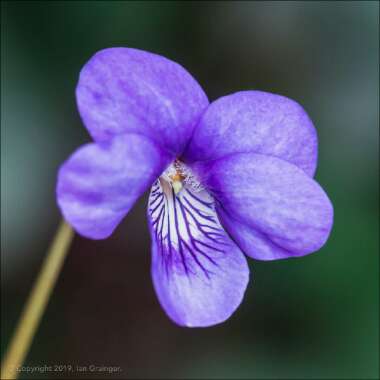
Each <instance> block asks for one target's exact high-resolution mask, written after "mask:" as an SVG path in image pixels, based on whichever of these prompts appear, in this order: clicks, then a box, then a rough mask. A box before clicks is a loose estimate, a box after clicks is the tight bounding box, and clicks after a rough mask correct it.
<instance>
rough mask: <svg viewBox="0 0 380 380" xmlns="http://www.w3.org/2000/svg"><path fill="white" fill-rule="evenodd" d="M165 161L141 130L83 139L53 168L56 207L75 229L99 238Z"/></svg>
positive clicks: (111, 228) (124, 210) (159, 170)
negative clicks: (104, 138) (84, 141)
mask: <svg viewBox="0 0 380 380" xmlns="http://www.w3.org/2000/svg"><path fill="white" fill-rule="evenodd" d="M169 162H170V158H169V157H168V155H167V154H166V153H164V152H163V151H162V150H161V149H159V148H158V147H157V145H155V144H154V143H152V142H151V141H149V140H148V139H147V138H145V137H143V136H141V135H135V134H126V135H120V136H118V137H115V138H114V139H112V140H110V141H107V142H105V143H98V144H96V143H92V144H87V145H85V146H83V147H82V148H80V149H78V150H77V151H76V152H75V153H74V154H73V155H72V156H71V157H70V158H69V159H68V160H67V161H66V162H65V163H64V164H63V165H62V166H61V168H60V170H59V174H58V183H57V199H58V204H59V207H60V208H61V210H62V213H63V215H64V217H65V219H66V220H67V222H68V223H70V224H71V225H72V226H73V227H74V229H75V230H76V231H77V232H78V233H80V234H81V235H83V236H86V237H89V238H92V239H104V238H106V237H108V236H109V235H110V234H111V233H112V231H113V230H114V229H115V228H116V226H117V225H118V224H119V222H120V220H121V219H122V218H123V217H124V216H125V215H126V214H127V212H128V211H129V209H130V208H131V207H132V206H133V204H134V203H135V201H136V200H137V198H138V197H139V196H140V195H142V193H143V192H144V191H145V190H146V189H147V188H148V187H149V186H150V185H151V184H152V183H153V182H154V180H155V179H156V178H157V177H158V176H159V175H160V173H161V172H162V171H163V170H164V169H165V166H166V165H167V164H168V163H169Z"/></svg>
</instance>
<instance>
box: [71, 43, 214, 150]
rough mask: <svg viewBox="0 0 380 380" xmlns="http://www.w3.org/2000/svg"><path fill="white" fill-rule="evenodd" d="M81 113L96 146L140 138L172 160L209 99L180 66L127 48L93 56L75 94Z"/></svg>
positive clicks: (102, 51) (156, 56) (185, 141)
mask: <svg viewBox="0 0 380 380" xmlns="http://www.w3.org/2000/svg"><path fill="white" fill-rule="evenodd" d="M76 95H77V103H78V108H79V112H80V114H81V117H82V119H83V122H84V124H85V126H86V127H87V129H88V131H89V132H90V134H91V136H92V137H93V138H94V139H95V140H96V141H102V140H107V139H108V138H109V137H110V136H114V135H117V134H120V133H125V132H133V133H139V134H142V135H144V136H147V137H149V138H150V139H152V140H154V141H156V142H157V143H159V144H160V145H162V146H163V147H165V149H167V150H168V151H169V152H170V153H172V154H173V155H178V154H179V153H181V152H182V150H183V149H184V147H185V144H186V143H187V142H188V139H189V138H190V136H191V135H192V132H193V129H194V127H195V125H196V123H197V122H198V119H199V117H200V115H201V113H202V112H203V111H204V110H205V108H206V107H207V106H208V99H207V97H206V95H205V93H204V92H203V90H202V88H201V87H200V86H199V84H198V83H197V82H196V80H195V79H194V78H193V77H192V76H191V75H190V74H189V73H188V72H187V71H186V70H185V69H184V68H183V67H182V66H180V65H179V64H177V63H175V62H173V61H170V60H169V59H166V58H164V57H162V56H159V55H156V54H152V53H148V52H145V51H142V50H137V49H130V48H110V49H105V50H101V51H99V52H98V53H96V54H95V55H94V56H93V57H92V58H91V59H90V60H89V61H88V62H87V63H86V64H85V66H84V67H83V69H82V71H81V73H80V78H79V82H78V86H77V90H76Z"/></svg>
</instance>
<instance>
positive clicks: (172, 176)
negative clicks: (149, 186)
mask: <svg viewBox="0 0 380 380" xmlns="http://www.w3.org/2000/svg"><path fill="white" fill-rule="evenodd" d="M160 182H161V185H162V188H163V189H164V191H167V190H169V191H170V190H171V188H172V189H173V190H174V193H175V194H176V195H177V194H178V193H179V192H180V191H181V190H182V189H183V188H188V189H191V190H192V191H194V192H199V191H202V190H204V187H203V186H202V185H201V184H200V182H199V180H198V179H197V178H196V177H195V175H194V174H193V172H192V171H191V169H190V168H189V167H188V166H187V165H185V164H184V163H183V162H181V161H179V160H175V161H173V162H172V163H171V164H170V165H169V166H168V167H167V168H166V170H165V171H164V172H163V173H162V174H161V176H160Z"/></svg>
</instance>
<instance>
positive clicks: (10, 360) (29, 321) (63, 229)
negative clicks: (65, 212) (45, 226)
mask: <svg viewBox="0 0 380 380" xmlns="http://www.w3.org/2000/svg"><path fill="white" fill-rule="evenodd" d="M73 236H74V232H73V230H72V229H71V227H70V226H69V225H68V224H66V223H65V222H61V224H60V226H59V228H58V230H57V233H56V235H55V237H54V239H53V241H52V243H51V246H50V248H49V250H48V253H47V255H46V258H45V260H44V262H43V264H42V268H41V271H40V273H39V275H38V278H37V280H36V282H35V285H34V287H33V289H32V292H31V293H30V296H29V299H28V301H27V303H26V305H25V307H24V310H23V312H22V315H21V318H20V320H19V323H18V326H17V328H16V330H15V333H14V335H13V337H12V339H11V342H10V345H9V347H8V351H7V352H6V354H5V357H4V360H3V363H2V366H1V378H2V379H16V378H17V376H18V374H19V371H18V369H19V367H20V366H21V365H22V363H23V361H24V359H25V357H26V355H27V353H28V351H29V347H30V345H31V343H32V341H33V337H34V335H35V333H36V330H37V328H38V324H39V322H40V320H41V317H42V315H43V313H44V311H45V308H46V305H47V303H48V301H49V298H50V295H51V293H52V290H53V288H54V285H55V283H56V281H57V278H58V275H59V273H60V271H61V268H62V266H63V263H64V260H65V257H66V256H67V252H68V250H69V247H70V243H71V241H72V239H73Z"/></svg>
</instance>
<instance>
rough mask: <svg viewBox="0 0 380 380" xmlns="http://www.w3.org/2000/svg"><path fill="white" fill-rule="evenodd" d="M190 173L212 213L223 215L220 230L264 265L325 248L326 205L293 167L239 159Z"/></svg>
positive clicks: (329, 216)
mask: <svg viewBox="0 0 380 380" xmlns="http://www.w3.org/2000/svg"><path fill="white" fill-rule="evenodd" d="M195 170H196V171H197V172H198V174H199V176H200V178H202V183H203V184H204V185H205V186H206V187H207V189H208V190H209V191H210V192H211V194H212V195H213V196H214V197H215V199H216V209H217V211H219V210H223V212H220V213H219V217H220V220H221V223H222V225H224V227H225V228H226V230H227V231H228V232H229V233H230V234H231V236H232V238H233V239H234V240H235V241H236V242H237V243H238V245H239V246H240V248H241V249H242V250H243V251H244V252H245V253H247V254H248V255H250V256H252V257H255V258H259V259H263V260H271V259H275V258H284V257H292V256H301V255H306V254H308V253H312V252H314V251H317V250H318V249H319V248H321V247H322V246H323V245H324V244H325V242H326V240H327V238H328V236H329V234H330V231H331V227H332V221H333V208H332V205H331V202H330V200H329V199H328V197H327V195H326V194H325V192H324V191H323V190H322V188H321V187H320V186H319V185H318V183H317V182H315V181H314V180H313V179H312V178H310V177H309V176H307V175H306V174H305V172H304V171H302V170H301V169H299V168H297V167H296V166H295V165H292V164H290V163H288V162H286V161H283V160H280V159H278V158H276V157H270V156H264V155H259V154H253V153H238V154H233V155H230V156H228V157H225V158H223V159H219V160H215V161H213V162H208V163H203V164H198V166H197V167H195ZM235 220H236V221H237V223H235ZM240 225H242V226H243V227H242V228H240ZM250 231H252V235H250V234H249V232H250Z"/></svg>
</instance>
